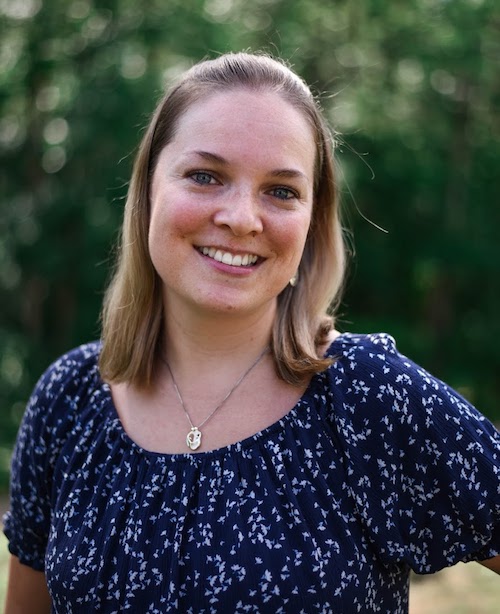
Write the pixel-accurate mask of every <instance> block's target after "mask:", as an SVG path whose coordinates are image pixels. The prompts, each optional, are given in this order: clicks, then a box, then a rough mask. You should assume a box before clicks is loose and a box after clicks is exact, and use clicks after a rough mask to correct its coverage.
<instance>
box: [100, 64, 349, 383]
mask: <svg viewBox="0 0 500 614" xmlns="http://www.w3.org/2000/svg"><path fill="white" fill-rule="evenodd" d="M241 88H248V89H250V90H252V91H266V92H275V93H277V94H278V95H280V96H281V97H282V98H283V99H284V100H285V101H287V102H288V103H289V104H291V105H292V106H293V107H294V108H295V109H297V110H298V111H299V112H301V113H302V114H303V115H304V116H305V117H306V118H307V120H308V121H309V122H310V124H311V125H312V127H313V131H314V135H315V139H316V161H315V177H314V200H313V211H312V218H311V225H310V229H309V233H308V236H307V240H306V244H305V248H304V253H303V256H302V259H301V262H300V265H299V270H298V281H297V284H296V285H295V286H293V287H292V286H291V285H288V286H287V287H286V288H285V289H284V290H283V291H282V292H281V293H280V295H279V296H278V309H277V317H276V320H275V322H274V329H273V333H272V351H273V355H274V359H275V363H276V369H277V372H278V374H279V375H280V377H282V378H283V379H284V380H285V381H287V382H289V383H292V384H300V383H302V382H304V381H305V380H306V379H307V377H308V376H310V375H311V374H312V373H314V372H317V371H322V370H324V369H326V368H327V367H328V366H329V365H330V364H331V362H332V360H331V359H329V358H325V357H324V356H322V355H320V351H319V348H320V347H321V346H322V345H324V343H325V342H326V340H327V337H328V333H329V332H330V331H331V330H332V328H333V325H334V318H333V315H331V314H334V313H335V308H336V306H337V304H338V298H339V293H340V289H341V286H342V281H343V276H344V266H345V248H344V243H343V237H342V229H341V224H340V216H339V204H338V198H337V193H336V185H335V175H334V163H333V145H334V143H333V139H332V136H331V134H330V131H329V129H328V127H327V125H326V122H325V121H324V119H323V116H322V113H321V110H320V107H319V104H318V102H317V101H316V100H315V98H314V96H313V95H312V93H311V91H310V90H309V88H308V87H307V85H306V84H305V83H304V81H302V79H300V78H299V77H298V76H297V75H296V74H295V73H294V72H292V70H290V69H289V68H288V67H287V66H285V65H284V64H283V63H282V62H281V61H278V60H275V59H273V58H270V57H268V56H265V55H254V54H248V53H234V54H233V53H230V54H225V55H222V56H220V57H219V58H217V59H215V60H206V61H203V62H200V63H199V64H196V65H195V66H193V67H192V68H191V69H190V70H188V71H187V72H186V73H185V74H184V75H183V76H182V78H181V79H180V81H179V82H178V83H177V84H176V85H175V86H173V87H172V88H171V89H170V90H169V91H168V92H167V93H166V94H165V96H164V97H163V99H162V100H161V101H160V103H159V104H158V106H157V108H156V110H155V112H154V114H153V117H152V120H151V122H150V124H149V127H148V129H147V131H146V133H145V134H144V137H143V139H142V142H141V144H140V146H139V150H138V153H137V156H136V159H135V163H134V168H133V172H132V177H131V181H130V186H129V191H128V197H127V201H126V205H125V212H124V221H123V227H122V234H121V243H120V246H119V251H118V258H117V264H116V268H115V272H114V275H113V277H112V280H111V283H110V285H109V287H108V290H107V292H106V295H105V300H104V304H103V310H102V344H103V345H102V351H101V354H100V363H99V366H100V371H101V375H102V377H103V378H104V379H106V380H107V381H109V382H120V381H121V382H123V381H127V382H129V383H133V384H135V385H136V386H139V387H145V386H148V385H149V384H150V383H151V381H152V377H153V373H154V367H155V364H156V363H157V360H158V358H159V354H160V352H161V344H162V340H163V322H164V313H163V309H164V306H163V301H162V294H161V281H160V279H159V276H158V274H157V273H156V271H155V269H154V267H153V265H152V262H151V258H150V255H149V250H148V230H149V222H150V186H151V178H152V174H153V171H154V169H155V166H156V164H157V161H158V157H159V154H160V152H161V151H162V149H163V148H164V147H165V146H166V145H167V144H168V143H169V142H170V141H171V140H172V139H173V137H174V134H175V130H176V127H177V125H178V122H179V119H180V118H181V117H182V115H183V114H184V113H185V112H186V110H187V109H188V108H189V106H190V105H192V104H193V103H194V102H196V101H198V100H200V99H202V98H203V97H204V96H208V95H211V94H214V93H220V92H223V91H228V90H231V89H241ZM329 314H330V315H329Z"/></svg>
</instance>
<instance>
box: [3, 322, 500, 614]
mask: <svg viewBox="0 0 500 614" xmlns="http://www.w3.org/2000/svg"><path fill="white" fill-rule="evenodd" d="M98 353H99V344H98V343H92V344H87V345H84V346H81V347H80V348H77V349H75V350H73V351H72V352H69V353H68V354H66V355H65V356H63V357H62V358H60V359H59V360H58V361H57V362H56V363H54V364H53V365H52V366H51V367H50V368H49V369H48V370H47V372H46V373H45V374H44V375H43V376H42V378H41V379H40V381H39V383H38V384H37V386H36V388H35V390H34V392H33V395H32V397H31V400H30V402H29V404H28V407H27V410H26V413H25V416H24V419H23V423H22V425H21V428H20V431H19V435H18V439H17V444H16V448H15V452H14V457H13V461H12V484H11V509H10V511H9V512H8V513H7V515H6V517H5V532H6V535H7V537H8V539H9V542H10V543H9V548H10V550H11V552H12V553H13V554H15V555H16V556H18V557H19V559H20V560H21V561H22V562H23V563H25V564H27V565H30V566H31V567H33V568H34V569H37V570H45V573H46V576H47V582H48V586H49V590H50V593H51V596H52V601H53V611H54V612H56V613H61V614H62V613H64V614H71V613H74V614H76V613H88V612H105V613H109V614H111V613H119V612H120V613H121V612H126V611H129V612H134V613H136V612H141V613H151V614H153V613H162V614H164V613H166V612H187V613H193V614H194V613H195V612H196V613H197V614H208V613H216V612H223V613H228V612H234V613H238V614H240V613H241V614H243V613H253V612H258V613H261V614H262V613H264V614H265V613H267V612H270V613H273V614H275V613H293V614H299V613H301V612H302V613H312V612H314V613H320V612H322V613H324V614H326V613H327V612H342V613H344V614H345V613H351V612H362V613H363V614H366V613H370V612H384V613H386V612H390V613H392V614H398V613H404V612H407V611H408V573H409V570H410V569H414V570H415V571H417V572H418V573H430V572H434V571H437V570H438V569H440V568H442V567H444V566H448V565H452V564H454V563H456V562H458V561H469V560H474V559H479V560H480V559H485V558H489V557H492V556H494V555H496V554H498V553H499V552H500V529H499V526H500V523H499V518H500V468H499V456H500V436H499V434H498V432H497V431H496V430H495V428H494V427H493V426H492V425H491V424H490V423H489V422H488V421H487V420H486V419H485V418H484V417H483V416H482V415H481V414H480V413H479V412H477V411H476V410H475V409H474V408H473V407H472V406H471V405H470V404H469V403H467V402H466V401H465V400H464V399H463V398H461V397H460V396H459V395H458V394H457V393H456V392H454V391H453V390H451V389H450V388H449V387H448V386H447V385H446V384H444V383H442V382H440V381H439V380H437V379H435V378H434V377H432V376H431V375H430V374H429V373H427V372H426V371H424V370H423V369H422V368H421V367H419V366H418V365H416V364H414V363H413V362H411V361H410V360H408V359H407V358H405V357H404V356H402V355H401V354H399V353H398V351H397V350H396V347H395V345H394V341H393V339H392V338H391V337H389V336H388V335H386V334H376V335H354V334H350V333H345V334H343V335H341V336H340V337H338V338H337V339H336V340H335V341H334V343H333V344H332V346H331V347H330V349H329V353H330V355H332V356H335V357H337V360H336V362H335V363H334V364H333V365H332V367H331V368H330V369H328V370H327V371H326V372H324V373H320V374H317V375H316V376H315V377H314V378H313V379H312V381H311V384H310V385H309V387H308V389H307V391H306V393H305V394H304V395H303V397H302V398H301V400H300V401H299V403H298V404H297V405H296V406H295V407H294V408H293V409H292V410H291V411H290V412H289V413H288V414H287V415H286V416H285V417H284V418H283V419H281V420H280V421H279V422H277V423H275V424H273V425H272V426H270V427H269V428H267V429H264V430H263V431H261V432H259V433H257V434H256V435H254V436H252V437H249V438H247V439H245V440H244V441H242V442H239V443H237V444H233V445H230V446H227V447H225V448H221V449H219V450H215V451H211V452H202V453H197V454H191V453H186V454H159V453H154V452H150V451H146V450H144V449H142V448H141V447H139V446H138V445H137V444H136V443H134V442H133V441H132V440H131V439H130V437H129V436H128V435H127V433H126V432H125V431H124V429H123V427H122V425H121V422H120V420H119V418H118V415H117V413H116V410H115V408H114V406H113V403H112V399H111V395H110V390H109V387H108V386H107V385H106V384H105V383H103V382H102V380H101V379H100V376H99V371H98V367H97V357H98Z"/></svg>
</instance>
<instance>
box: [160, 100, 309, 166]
mask: <svg viewBox="0 0 500 614" xmlns="http://www.w3.org/2000/svg"><path fill="white" fill-rule="evenodd" d="M170 145H173V146H174V147H180V148H189V147H196V148H202V147H204V146H205V145H206V146H208V145H211V146H212V147H224V148H225V149H230V150H235V151H244V150H245V149H247V150H252V147H254V148H259V146H261V147H263V148H265V150H266V152H267V153H268V154H269V151H270V150H272V151H273V153H274V155H276V156H280V155H281V156H282V157H286V156H291V155H301V156H302V157H309V158H310V157H311V156H312V158H313V159H314V158H315V151H316V144H315V133H314V129H313V127H312V125H311V122H310V121H309V119H308V117H307V116H306V115H305V113H304V112H303V111H302V110H299V109H297V108H296V107H295V106H294V105H292V104H291V103H290V102H289V101H288V100H286V99H285V98H284V97H283V96H281V95H280V94H278V93H275V92H260V91H254V90H249V89H245V88H241V89H235V90H230V91H226V92H221V93H212V94H210V95H208V96H206V97H204V98H203V99H201V100H197V101H196V102H194V103H192V104H191V105H190V106H189V107H188V108H187V109H186V111H185V112H184V113H183V114H182V115H181V116H180V118H179V121H178V124H177V126H176V130H175V134H174V138H173V139H172V141H171V142H170ZM168 147H169V146H168V145H167V148H168Z"/></svg>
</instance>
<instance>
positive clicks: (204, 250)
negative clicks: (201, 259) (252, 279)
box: [196, 247, 259, 266]
mask: <svg viewBox="0 0 500 614" xmlns="http://www.w3.org/2000/svg"><path fill="white" fill-rule="evenodd" d="M196 249H197V250H198V251H199V252H200V253H201V254H203V255H204V256H208V257H209V258H212V259H213V260H217V262H222V263H223V264H229V265H231V266H253V265H254V264H255V263H256V262H257V260H259V257H258V256H256V255H255V254H243V255H241V254H231V252H224V251H222V250H220V249H216V248H215V247H198V248H196Z"/></svg>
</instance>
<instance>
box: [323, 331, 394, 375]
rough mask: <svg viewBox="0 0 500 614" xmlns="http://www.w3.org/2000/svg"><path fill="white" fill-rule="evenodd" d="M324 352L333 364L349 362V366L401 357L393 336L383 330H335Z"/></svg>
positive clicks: (384, 361)
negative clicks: (370, 331)
mask: <svg viewBox="0 0 500 614" xmlns="http://www.w3.org/2000/svg"><path fill="white" fill-rule="evenodd" d="M326 354H327V355H328V356H331V357H332V358H334V359H335V363H334V364H336V363H338V362H340V364H342V365H345V364H350V366H351V368H355V367H359V366H360V365H366V364H369V363H375V364H377V363H380V364H382V363H386V362H387V361H388V359H390V358H392V359H393V360H394V359H395V358H397V359H399V358H403V357H402V355H401V354H400V353H399V352H398V349H397V347H396V341H395V339H394V337H392V336H391V335H389V334H388V333H384V332H381V333H350V332H345V333H338V332H337V333H335V334H334V335H333V336H332V337H331V338H330V344H329V346H328V349H327V350H326Z"/></svg>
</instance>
